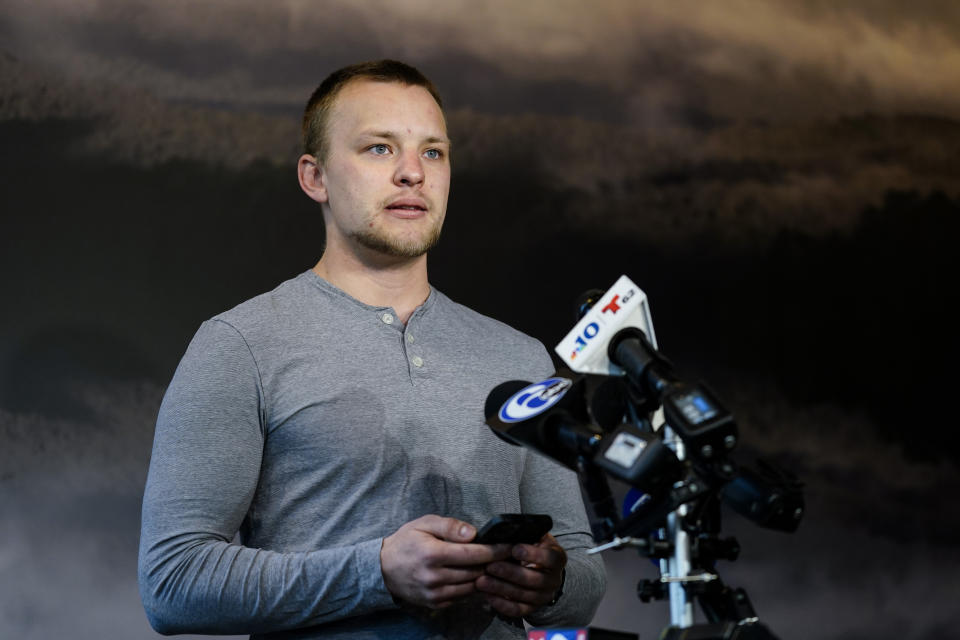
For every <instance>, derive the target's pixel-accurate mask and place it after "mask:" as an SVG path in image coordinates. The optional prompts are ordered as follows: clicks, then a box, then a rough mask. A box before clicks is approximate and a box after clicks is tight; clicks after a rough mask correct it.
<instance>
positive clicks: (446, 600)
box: [423, 582, 477, 609]
mask: <svg viewBox="0 0 960 640" xmlns="http://www.w3.org/2000/svg"><path fill="white" fill-rule="evenodd" d="M476 590H477V587H476V584H474V583H473V582H467V583H464V584H445V585H443V586H441V587H436V588H434V589H427V590H426V592H425V593H424V598H423V599H424V602H425V603H426V605H427V606H428V607H429V608H431V609H442V608H444V607H448V606H450V605H451V604H453V603H454V602H456V601H457V600H460V599H462V598H466V597H467V596H469V595H470V594H472V593H475V592H476Z"/></svg>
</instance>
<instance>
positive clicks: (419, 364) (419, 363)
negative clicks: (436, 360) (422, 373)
mask: <svg viewBox="0 0 960 640" xmlns="http://www.w3.org/2000/svg"><path fill="white" fill-rule="evenodd" d="M410 361H411V362H412V363H413V366H415V367H422V366H423V358H421V357H420V356H413V359H412V360H410Z"/></svg>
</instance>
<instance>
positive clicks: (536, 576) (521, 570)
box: [486, 562, 558, 591]
mask: <svg viewBox="0 0 960 640" xmlns="http://www.w3.org/2000/svg"><path fill="white" fill-rule="evenodd" d="M486 575H488V576H492V577H494V578H497V579H499V580H502V581H504V582H509V583H511V584H513V585H516V586H517V587H519V588H521V589H529V590H536V591H543V590H550V589H551V588H552V587H553V583H554V582H558V581H555V580H553V578H552V574H549V573H546V572H543V571H539V570H537V569H529V568H526V567H522V566H520V565H518V564H516V563H514V562H493V563H490V564H488V565H487V567H486ZM553 590H555V589H553Z"/></svg>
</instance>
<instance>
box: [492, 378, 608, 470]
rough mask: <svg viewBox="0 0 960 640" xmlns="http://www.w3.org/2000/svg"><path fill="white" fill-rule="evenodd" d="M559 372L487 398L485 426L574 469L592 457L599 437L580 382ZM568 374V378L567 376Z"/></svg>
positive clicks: (509, 385) (501, 388)
mask: <svg viewBox="0 0 960 640" xmlns="http://www.w3.org/2000/svg"><path fill="white" fill-rule="evenodd" d="M564 373H567V372H565V371H561V372H558V373H557V374H556V375H554V376H552V377H550V378H547V379H546V380H543V381H541V382H537V383H530V382H523V381H521V380H510V381H508V382H504V383H502V384H499V385H497V386H496V387H494V389H493V390H492V391H491V392H490V393H489V394H488V395H487V401H486V403H485V406H484V413H485V414H486V422H487V425H488V426H489V427H490V428H491V429H492V430H493V432H494V433H496V434H497V435H498V436H499V437H500V438H501V439H503V440H505V441H507V442H509V443H511V444H515V445H520V446H525V447H529V448H531V449H534V450H536V451H539V452H540V453H542V454H543V455H545V456H547V457H548V458H551V459H553V460H556V461H557V462H559V463H560V464H562V465H564V466H566V467H568V468H570V469H573V470H576V469H577V458H578V457H580V456H586V457H588V458H589V457H592V455H593V452H594V449H595V447H596V445H597V443H599V441H600V438H601V434H599V433H597V432H596V431H594V430H593V429H591V428H589V427H588V426H586V425H588V424H589V423H590V417H589V415H588V413H587V410H586V405H585V403H584V401H583V393H582V387H583V384H584V383H583V380H582V378H581V379H574V377H573V376H570V377H566V376H564V375H562V374H564ZM567 375H569V373H567Z"/></svg>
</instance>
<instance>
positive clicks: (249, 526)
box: [139, 271, 605, 640]
mask: <svg viewBox="0 0 960 640" xmlns="http://www.w3.org/2000/svg"><path fill="white" fill-rule="evenodd" d="M551 372H552V366H551V363H550V359H549V357H548V355H547V353H546V351H545V349H544V348H543V345H541V344H540V343H539V342H538V341H536V340H534V339H532V338H530V337H528V336H525V335H523V334H522V333H519V332H517V331H515V330H513V329H511V328H510V327H508V326H506V325H504V324H503V323H500V322H498V321H496V320H493V319H491V318H488V317H485V316H483V315H480V314H478V313H476V312H475V311H472V310H470V309H468V308H466V307H464V306H462V305H459V304H457V303H454V302H453V301H451V300H450V299H449V298H447V297H446V296H444V295H443V294H442V293H440V292H438V291H437V290H435V289H433V290H431V293H430V296H429V297H428V298H427V300H426V301H425V302H424V303H423V304H422V305H421V306H420V307H418V308H417V309H416V310H415V311H414V313H413V314H412V315H411V317H410V318H409V320H408V322H407V324H406V325H404V324H403V323H401V322H400V321H399V319H398V318H397V314H396V313H395V312H394V310H393V309H391V308H389V307H374V306H370V305H367V304H363V303H361V302H359V301H357V300H355V299H354V298H352V297H350V296H349V295H348V294H346V293H344V292H343V291H341V290H339V289H337V288H336V287H334V286H333V285H331V284H330V283H328V282H327V281H325V280H323V279H322V278H319V277H318V276H316V275H315V274H314V273H313V272H312V271H307V272H305V273H302V274H300V275H299V276H297V277H296V278H294V279H292V280H289V281H287V282H284V283H283V284H281V285H280V286H279V287H277V288H276V289H274V290H273V291H271V292H269V293H266V294H263V295H261V296H258V297H256V298H253V299H251V300H249V301H247V302H245V303H243V304H241V305H239V306H237V307H236V308H234V309H232V310H230V311H227V312H226V313H223V314H221V315H218V316H216V317H214V318H213V319H211V320H208V321H206V322H205V323H203V324H202V325H201V327H200V329H199V330H198V332H197V334H196V336H195V337H194V338H193V340H192V341H191V343H190V346H189V347H188V348H187V352H186V354H185V355H184V356H183V359H182V360H181V362H180V365H179V366H178V368H177V371H176V373H175V374H174V377H173V380H172V381H171V383H170V386H169V388H168V389H167V392H166V395H165V396H164V399H163V403H162V405H161V408H160V413H159V417H158V419H157V429H156V434H155V438H154V445H153V455H152V458H151V462H150V471H149V475H148V478H147V485H146V490H145V495H144V502H143V522H142V532H141V540H140V561H139V580H140V591H141V596H142V599H143V602H144V607H145V609H146V611H147V615H148V618H149V619H150V622H151V624H152V625H153V626H154V628H155V629H156V630H158V631H160V632H161V633H185V632H192V633H221V634H233V633H252V634H254V635H253V637H255V638H391V639H394V638H411V639H413V638H416V639H418V640H422V639H423V638H522V637H524V632H523V630H522V628H518V627H517V626H516V624H511V623H510V621H507V620H504V619H501V618H499V617H498V616H496V615H494V613H493V612H492V611H490V610H489V608H488V607H486V606H485V605H484V603H483V602H482V600H481V599H479V598H473V599H468V600H466V601H464V602H462V603H458V604H457V605H455V606H453V607H450V608H448V609H444V610H441V611H439V612H431V611H426V610H418V609H416V608H413V607H409V606H405V605H402V604H399V605H398V604H397V603H395V602H394V600H393V599H392V598H391V596H390V593H389V592H388V591H387V589H386V587H385V586H384V582H383V576H382V574H381V571H380V546H381V542H382V540H383V538H384V537H385V536H387V535H389V534H391V533H393V532H394V531H395V530H396V529H397V528H399V527H400V526H401V525H402V524H404V523H406V522H408V521H410V520H413V519H415V518H417V517H419V516H422V515H425V514H431V513H432V514H439V515H444V516H451V517H455V518H459V519H462V520H465V521H467V522H471V523H473V524H475V525H477V526H478V527H479V526H480V525H481V524H483V523H484V522H485V521H486V520H487V519H488V518H490V517H491V516H493V515H495V514H497V513H510V512H531V513H547V514H550V515H551V516H552V517H553V520H554V528H553V530H552V533H553V535H554V536H555V537H556V538H557V540H558V541H559V542H560V543H561V544H562V545H563V546H564V548H565V549H566V550H567V553H568V556H569V560H568V564H567V568H566V572H567V573H566V585H565V587H564V595H563V597H562V598H561V599H560V601H559V602H558V603H557V604H556V605H555V606H553V607H547V608H544V609H541V610H540V611H538V612H537V613H536V615H534V616H531V618H530V620H529V621H530V622H532V623H534V624H542V625H574V624H586V623H587V622H588V621H589V620H590V618H591V617H592V615H593V613H594V611H595V609H596V607H597V605H598V603H599V601H600V598H601V597H602V595H603V590H604V584H605V577H604V571H603V565H602V561H601V560H600V558H599V556H587V555H586V554H585V553H584V550H585V549H586V548H588V547H589V546H590V545H591V543H592V540H591V538H590V535H589V526H588V524H587V521H586V517H585V515H584V509H583V503H582V501H581V498H580V493H579V488H578V485H577V481H576V476H575V474H573V473H572V472H570V471H568V470H567V469H564V468H562V467H560V466H558V465H557V464H555V463H553V462H551V461H550V460H547V459H546V458H544V457H542V456H540V455H538V454H536V453H534V452H531V451H530V450H528V449H524V448H519V447H513V446H510V445H508V444H506V443H504V442H502V441H501V440H499V439H498V438H496V437H495V436H494V435H493V433H492V432H491V431H490V429H489V428H487V426H486V425H485V424H484V416H483V405H484V401H485V398H486V395H487V393H488V392H489V391H490V390H491V389H492V388H493V387H495V386H496V385H497V384H499V383H501V382H504V381H506V380H511V379H525V380H539V379H542V378H543V377H545V376H547V375H549V374H550V373H551ZM238 532H239V544H238V543H237V541H235V539H234V538H235V535H236V534H237V533H238Z"/></svg>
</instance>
